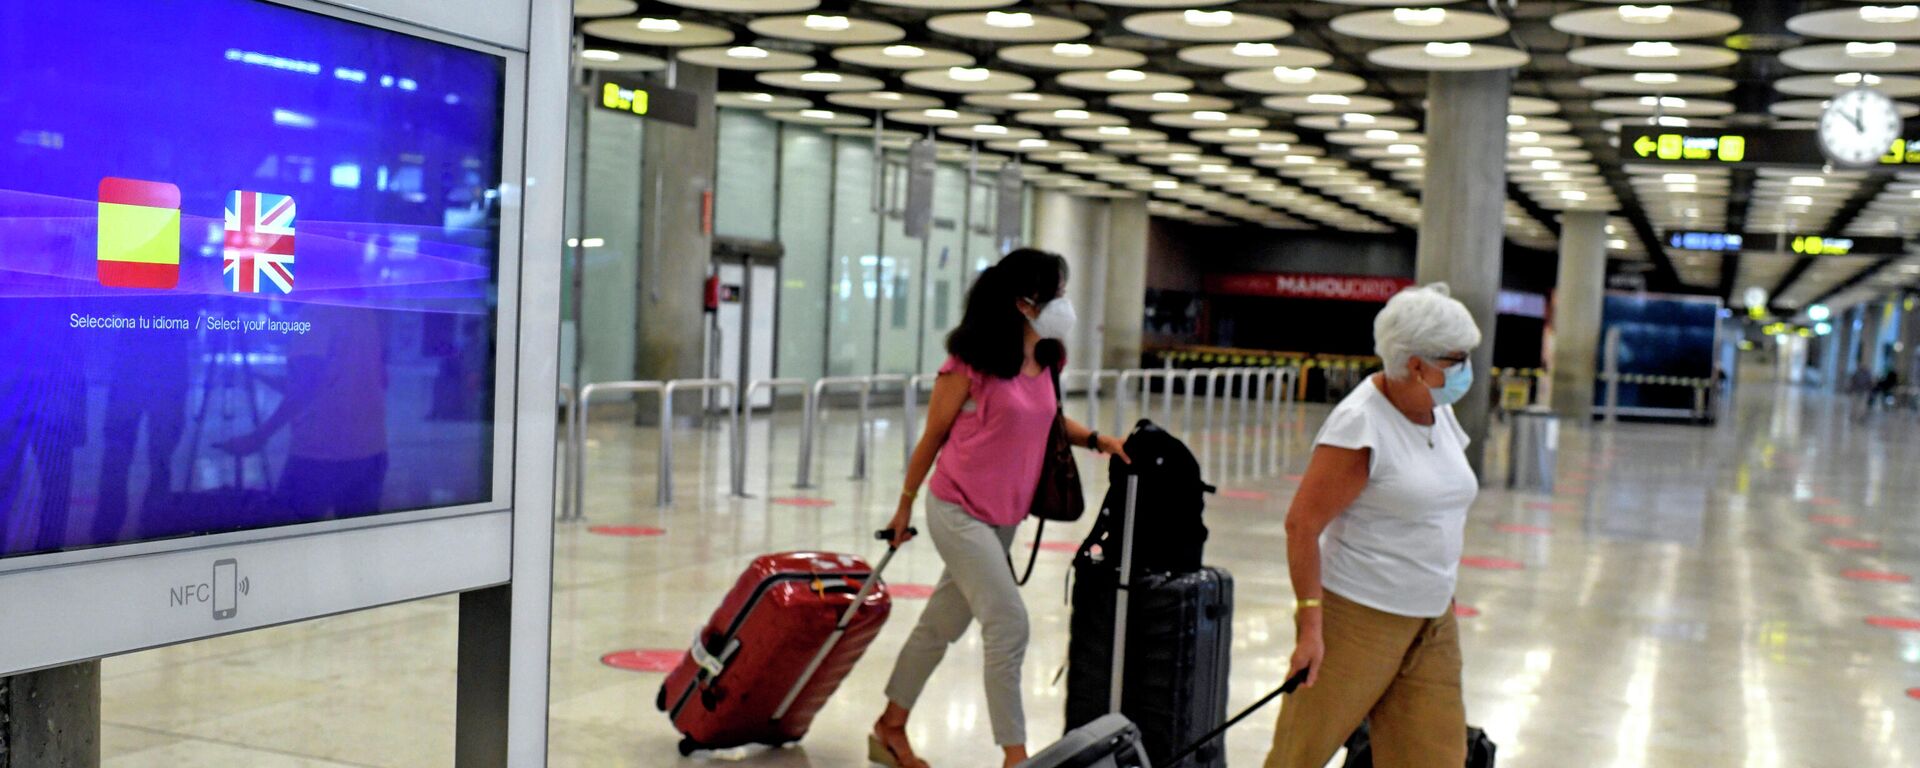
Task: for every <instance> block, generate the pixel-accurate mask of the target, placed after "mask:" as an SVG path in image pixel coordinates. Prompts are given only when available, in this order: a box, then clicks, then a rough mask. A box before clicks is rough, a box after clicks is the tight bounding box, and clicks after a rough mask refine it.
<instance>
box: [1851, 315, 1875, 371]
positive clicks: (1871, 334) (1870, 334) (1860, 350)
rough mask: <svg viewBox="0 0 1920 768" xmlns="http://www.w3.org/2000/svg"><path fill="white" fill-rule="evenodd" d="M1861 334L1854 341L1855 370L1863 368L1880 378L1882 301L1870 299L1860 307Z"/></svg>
mask: <svg viewBox="0 0 1920 768" xmlns="http://www.w3.org/2000/svg"><path fill="white" fill-rule="evenodd" d="M1859 311H1860V336H1859V338H1858V340H1856V341H1855V342H1854V346H1855V351H1856V357H1855V358H1854V362H1853V367H1854V370H1863V371H1866V372H1867V373H1870V374H1873V377H1874V378H1875V379H1879V378H1880V369H1879V367H1878V366H1877V365H1876V364H1877V363H1878V362H1879V360H1880V302H1878V301H1869V302H1866V303H1863V304H1861V305H1860V307H1859Z"/></svg>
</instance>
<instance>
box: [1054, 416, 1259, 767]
mask: <svg viewBox="0 0 1920 768" xmlns="http://www.w3.org/2000/svg"><path fill="white" fill-rule="evenodd" d="M1127 453H1128V455H1129V456H1132V457H1133V459H1134V465H1133V466H1131V467H1129V466H1126V465H1123V464H1120V463H1119V462H1118V461H1115V462H1114V464H1113V473H1112V478H1113V481H1114V483H1113V484H1114V488H1113V490H1112V491H1111V492H1109V493H1108V495H1107V499H1106V501H1105V502H1104V503H1103V504H1102V505H1101V506H1102V508H1101V511H1100V515H1101V519H1100V520H1099V521H1098V523H1097V524H1096V526H1095V529H1094V532H1093V533H1092V534H1091V535H1089V536H1088V538H1087V541H1086V543H1084V544H1083V545H1082V546H1081V551H1080V554H1079V555H1078V556H1077V557H1075V558H1074V571H1073V573H1074V579H1075V583H1074V587H1073V590H1072V599H1073V618H1072V624H1071V633H1072V640H1071V644H1070V646H1069V648H1068V661H1067V727H1068V728H1069V729H1073V728H1078V727H1080V726H1083V725H1086V724H1088V723H1091V722H1094V721H1095V720H1097V719H1099V718H1100V717H1102V716H1103V715H1107V714H1109V713H1112V712H1119V713H1120V714H1123V715H1125V716H1127V717H1128V718H1129V719H1131V720H1132V721H1133V722H1134V723H1136V724H1137V725H1138V727H1139V729H1140V735H1141V741H1142V742H1143V743H1144V744H1145V746H1146V751H1147V754H1148V756H1149V757H1150V758H1151V759H1152V760H1153V763H1154V765H1157V766H1160V767H1161V768H1217V767H1218V766H1224V765H1225V764H1226V755H1225V753H1224V751H1223V750H1222V749H1221V748H1220V745H1219V744H1218V743H1209V744H1202V745H1200V748H1199V749H1197V750H1195V751H1194V752H1193V753H1192V754H1191V755H1188V756H1185V757H1183V758H1182V759H1180V760H1179V761H1178V762H1175V761H1174V760H1173V759H1172V758H1174V757H1175V755H1176V753H1178V752H1179V751H1180V750H1181V749H1182V748H1183V747H1186V746H1188V745H1190V744H1194V743H1196V742H1198V741H1200V740H1201V737H1203V736H1205V735H1206V734H1208V733H1209V732H1211V731H1213V730H1214V729H1215V728H1217V727H1218V726H1219V725H1220V724H1221V723H1222V722H1224V721H1225V720H1226V713H1227V678H1228V672H1229V668H1230V663H1229V657H1230V654H1231V651H1232V645H1233V632H1232V627H1233V576H1232V575H1231V574H1228V573H1227V572H1226V571H1224V570H1221V569H1218V568H1206V567H1200V566H1199V560H1200V548H1201V544H1202V542H1204V541H1205V538H1206V529H1205V526H1203V525H1201V523H1200V511H1201V507H1202V505H1203V500H1202V497H1201V494H1203V493H1205V492H1207V491H1209V490H1211V489H1210V488H1208V487H1207V486H1206V484H1205V483H1204V482H1202V481H1201V480H1200V474H1199V465H1198V463H1197V462H1195V461H1194V460H1193V454H1192V453H1191V452H1190V451H1188V450H1187V448H1186V446H1184V445H1182V444H1180V442H1179V441H1178V440H1176V439H1174V438H1173V437H1172V436H1171V435H1168V434H1167V433H1166V432H1165V431H1163V430H1161V429H1160V428H1159V427H1157V426H1154V425H1153V424H1152V423H1151V422H1147V421H1142V422H1141V423H1140V424H1139V425H1138V426H1137V427H1136V428H1135V430H1134V432H1133V434H1132V435H1130V436H1129V437H1128V439H1127ZM1136 512H1137V513H1138V515H1136ZM1136 538H1137V539H1138V540H1139V541H1143V542H1152V546H1150V547H1142V548H1136V547H1134V546H1133V542H1134V541H1135V540H1136ZM1096 544H1099V545H1101V546H1102V548H1103V552H1102V553H1101V555H1095V554H1094V553H1093V552H1092V551H1091V550H1092V549H1093V547H1094V545H1096ZM1116 545H1117V547H1116ZM1116 549H1117V551H1116ZM1142 565H1146V566H1148V567H1146V568H1143V567H1141V566H1142ZM1183 566H1187V567H1184V568H1183ZM1163 568H1164V569H1166V570H1161V569H1163ZM1123 573H1124V574H1129V577H1128V578H1127V579H1126V580H1125V582H1124V583H1123V582H1122V576H1121V575H1122V574H1123ZM1120 626H1124V627H1126V631H1125V632H1124V633H1122V632H1118V631H1116V627H1120ZM1116 651H1118V652H1117V653H1116ZM1116 680H1117V681H1118V682H1119V684H1118V685H1115V682H1116Z"/></svg>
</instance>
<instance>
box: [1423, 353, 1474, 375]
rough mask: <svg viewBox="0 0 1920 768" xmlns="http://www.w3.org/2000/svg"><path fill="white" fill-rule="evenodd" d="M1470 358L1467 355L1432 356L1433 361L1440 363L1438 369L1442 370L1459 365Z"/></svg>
mask: <svg viewBox="0 0 1920 768" xmlns="http://www.w3.org/2000/svg"><path fill="white" fill-rule="evenodd" d="M1471 359H1473V358H1472V357H1471V356H1469V355H1446V356H1444V357H1436V358H1433V361H1434V362H1437V363H1440V370H1443V371H1444V370H1449V369H1451V368H1453V367H1454V366H1457V365H1461V364H1463V363H1465V362H1467V361H1468V360H1471Z"/></svg>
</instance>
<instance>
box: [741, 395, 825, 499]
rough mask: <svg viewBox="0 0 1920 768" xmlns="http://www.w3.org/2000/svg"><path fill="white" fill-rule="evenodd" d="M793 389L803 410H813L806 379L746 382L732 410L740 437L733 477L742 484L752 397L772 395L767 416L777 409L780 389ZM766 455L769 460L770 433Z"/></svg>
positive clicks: (770, 448)
mask: <svg viewBox="0 0 1920 768" xmlns="http://www.w3.org/2000/svg"><path fill="white" fill-rule="evenodd" d="M794 387H798V388H799V389H800V397H801V399H802V402H803V403H805V406H804V407H805V409H806V410H808V411H811V410H813V382H811V381H808V380H806V379H756V380H754V381H750V382H747V392H746V394H744V395H742V396H741V397H740V402H739V403H737V406H738V407H736V408H734V411H733V417H734V419H735V420H736V421H737V422H738V424H737V425H736V426H735V427H734V434H736V435H740V449H739V450H737V451H734V454H733V455H734V461H735V462H737V463H738V464H739V465H740V466H739V468H738V469H736V470H735V472H736V475H735V476H736V477H740V478H742V482H745V480H744V478H745V477H746V474H747V472H746V469H747V454H748V452H749V451H751V450H752V448H753V440H752V438H749V437H747V436H746V435H747V414H748V412H750V411H752V410H753V396H754V395H756V394H758V393H759V392H760V390H762V389H765V390H767V391H769V392H772V393H773V394H774V399H773V404H772V405H770V406H769V407H768V408H767V412H768V414H769V415H771V414H772V413H774V411H775V410H776V409H777V408H778V407H779V404H780V399H779V394H780V390H781V389H782V388H794ZM802 437H805V435H802ZM801 444H802V445H805V442H804V441H802V443H801ZM803 450H804V449H803ZM767 454H768V457H769V458H771V457H772V454H773V435H772V433H768V435H767ZM738 490H739V491H744V490H745V489H738ZM734 495H735V496H745V495H746V494H745V493H744V492H736V493H735V494H734Z"/></svg>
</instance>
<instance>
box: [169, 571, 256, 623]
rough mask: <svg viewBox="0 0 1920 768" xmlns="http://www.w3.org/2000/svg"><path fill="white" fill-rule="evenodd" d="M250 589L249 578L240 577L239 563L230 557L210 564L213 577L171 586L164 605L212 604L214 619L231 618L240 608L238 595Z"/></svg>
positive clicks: (251, 587)
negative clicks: (207, 579)
mask: <svg viewBox="0 0 1920 768" xmlns="http://www.w3.org/2000/svg"><path fill="white" fill-rule="evenodd" d="M251 591H253V584H252V580H250V579H244V578H240V564H239V562H238V561H235V560H233V559H231V558H228V559H224V560H217V561H215V562H214V564H213V579H212V580H211V581H206V582H193V583H188V584H182V585H180V586H177V587H172V588H170V589H169V590H168V601H167V605H168V607H171V608H182V607H187V606H192V605H205V604H209V603H210V604H212V608H213V618H214V620H215V621H221V620H225V619H231V618H233V617H234V615H235V614H237V613H239V610H240V596H241V595H245V594H247V593H249V592H251Z"/></svg>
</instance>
